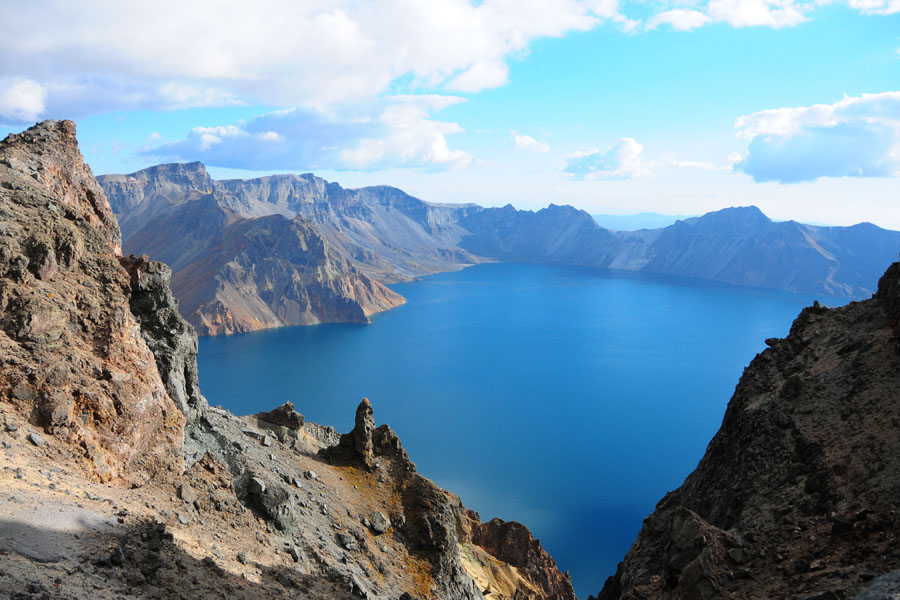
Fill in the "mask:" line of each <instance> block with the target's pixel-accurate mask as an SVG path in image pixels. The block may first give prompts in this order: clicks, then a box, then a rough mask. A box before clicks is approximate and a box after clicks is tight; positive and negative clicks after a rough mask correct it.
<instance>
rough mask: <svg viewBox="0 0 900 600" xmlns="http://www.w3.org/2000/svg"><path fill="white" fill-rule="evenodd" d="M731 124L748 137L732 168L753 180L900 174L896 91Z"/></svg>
mask: <svg viewBox="0 0 900 600" xmlns="http://www.w3.org/2000/svg"><path fill="white" fill-rule="evenodd" d="M735 128H736V130H737V135H738V137H739V138H743V139H746V140H748V141H749V145H748V153H747V155H746V157H744V158H743V160H741V161H740V162H738V163H736V164H735V169H736V170H740V171H743V172H745V173H747V174H748V175H750V176H752V177H753V179H754V180H755V181H780V182H782V183H792V182H798V181H813V180H815V179H818V178H819V177H884V176H892V175H900V92H884V93H880V94H863V95H862V96H859V97H846V98H844V99H843V100H840V101H838V102H835V103H834V104H816V105H813V106H807V107H795V108H777V109H771V110H764V111H760V112H757V113H753V114H750V115H746V116H742V117H739V118H738V119H737V121H736V122H735Z"/></svg>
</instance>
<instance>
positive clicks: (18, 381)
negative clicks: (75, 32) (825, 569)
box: [0, 121, 575, 600]
mask: <svg viewBox="0 0 900 600" xmlns="http://www.w3.org/2000/svg"><path fill="white" fill-rule="evenodd" d="M192 201H193V200H191V201H189V202H192ZM0 214H2V216H3V219H2V230H0V443H2V448H0V456H2V457H3V462H2V469H0V590H3V591H7V592H8V593H9V597H11V598H66V599H78V600H82V599H83V600H88V599H91V600H96V599H107V598H108V599H110V600H112V599H114V598H115V599H119V598H197V597H201V598H225V597H235V598H249V597H253V598H261V599H268V598H273V599H274V598H289V597H290V598H293V597H314V598H335V599H345V598H346V599H350V598H370V599H385V600H398V599H403V600H412V599H415V598H437V599H452V600H456V599H460V600H462V599H465V600H474V599H481V598H497V599H500V598H523V599H533V600H542V599H554V600H574V598H575V596H574V593H573V591H572V586H571V582H570V581H569V579H568V576H566V575H563V574H561V573H560V572H559V570H558V569H557V567H556V564H555V563H554V561H553V559H552V558H551V557H550V556H548V555H547V554H546V552H544V550H543V549H542V548H541V546H540V544H539V542H537V541H536V540H534V539H533V538H532V537H531V535H530V533H529V532H528V531H527V529H525V528H524V526H522V525H519V524H517V523H503V522H501V521H498V520H494V521H491V522H489V523H482V522H481V520H480V518H479V517H478V515H477V514H475V513H473V512H471V511H468V510H466V509H465V507H464V506H463V505H462V503H461V502H460V500H459V498H458V497H456V496H454V495H453V494H451V493H449V492H446V491H444V490H442V489H440V488H438V487H437V486H436V485H435V484H434V483H432V482H431V481H430V480H428V479H426V478H424V477H422V476H421V475H420V474H418V472H417V469H416V466H415V464H414V463H413V462H412V461H411V460H410V458H409V456H408V455H407V453H406V451H405V450H404V449H403V447H402V445H401V443H400V441H399V439H398V438H397V436H396V435H395V434H394V433H393V432H392V431H391V430H390V428H388V427H387V426H385V425H382V426H380V427H376V426H375V421H374V415H373V412H372V408H371V406H370V405H369V403H368V401H364V402H363V403H362V404H360V407H359V409H358V411H357V418H356V425H355V427H354V429H353V430H352V431H351V432H349V433H347V434H345V435H343V436H341V435H339V434H338V433H337V432H336V431H334V430H333V429H331V428H329V427H324V426H321V425H316V424H314V423H309V422H307V421H306V420H305V419H304V418H303V416H302V415H301V414H299V413H298V412H297V411H296V410H295V409H294V406H293V405H292V404H290V403H287V404H285V405H284V406H281V407H278V408H277V409H274V410H272V411H268V412H262V413H259V414H257V415H251V416H247V417H243V418H240V417H236V416H235V415H233V414H231V413H229V412H228V411H225V410H222V409H221V408H217V407H210V406H208V405H207V403H206V400H205V398H204V397H203V396H202V395H201V394H200V391H199V387H198V385H197V369H196V351H197V338H196V334H195V333H194V331H193V329H192V328H191V327H190V325H189V324H187V323H186V322H185V321H184V320H183V319H182V318H181V317H180V316H179V313H178V309H177V305H176V303H175V301H174V299H173V297H172V294H171V292H170V291H169V288H168V281H169V274H170V272H169V270H168V268H167V267H166V266H165V265H163V264H161V263H157V262H149V261H147V260H146V259H144V258H138V257H134V256H129V257H123V256H121V255H119V254H118V252H119V248H118V246H119V233H118V227H117V226H116V222H115V220H114V218H113V217H112V212H111V210H110V207H109V204H108V203H107V200H106V198H105V196H104V194H103V192H102V190H100V188H99V187H98V185H97V183H96V181H95V180H94V179H93V177H92V176H91V173H90V170H89V169H88V168H87V167H86V166H85V165H84V164H83V162H82V158H81V155H80V153H79V152H78V148H77V144H76V141H75V128H74V125H73V124H72V123H71V122H68V121H62V122H54V121H47V122H44V123H40V124H38V125H36V126H35V127H33V128H31V129H29V130H28V131H26V132H24V133H22V134H18V135H12V136H9V137H8V138H7V139H6V140H4V141H3V142H2V143H0ZM247 222H250V223H253V224H251V225H246V223H247ZM259 222H262V223H263V224H264V225H265V226H266V227H281V228H283V230H282V232H283V234H284V235H285V236H290V235H295V233H294V232H295V229H293V228H294V227H298V228H299V229H298V230H299V231H302V229H303V227H305V225H304V224H303V221H302V220H300V221H297V220H293V221H291V220H288V219H284V218H281V217H278V218H277V219H269V220H262V221H257V220H249V219H242V220H238V221H235V223H236V224H241V223H244V225H242V226H247V227H250V228H251V229H252V228H253V227H256V226H257V225H255V223H259ZM234 237H236V238H239V239H242V240H247V239H249V240H252V239H253V236H252V235H246V234H244V233H235V234H234ZM310 239H313V238H310ZM296 241H297V240H296V238H294V239H289V240H288V242H290V244H291V245H292V246H293V244H294V243H295V242H296ZM288 242H286V243H288ZM226 245H227V244H226ZM307 245H308V246H309V245H312V243H310V244H307ZM319 249H320V250H321V244H320V248H319ZM292 252H295V253H296V252H298V250H296V249H293V250H292Z"/></svg>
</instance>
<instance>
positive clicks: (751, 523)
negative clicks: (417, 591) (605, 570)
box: [598, 263, 900, 600]
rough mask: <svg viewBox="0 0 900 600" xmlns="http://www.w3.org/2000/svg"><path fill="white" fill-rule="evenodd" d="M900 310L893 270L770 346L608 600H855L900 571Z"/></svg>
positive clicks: (897, 271)
mask: <svg viewBox="0 0 900 600" xmlns="http://www.w3.org/2000/svg"><path fill="white" fill-rule="evenodd" d="M898 307H900V263H894V264H892V265H891V266H890V267H889V268H888V270H887V271H886V273H885V274H884V276H883V277H882V278H881V280H880V282H879V284H878V291H877V293H876V294H875V295H874V296H873V298H872V299H870V300H866V301H863V302H854V303H851V304H849V305H847V306H844V307H841V308H836V309H827V308H824V307H822V306H821V305H819V304H818V303H815V304H814V305H813V306H811V307H809V308H806V309H804V310H803V311H802V312H801V313H800V315H799V317H797V319H796V321H794V324H793V326H792V327H791V331H790V334H789V335H788V337H787V338H785V339H783V340H777V341H776V340H772V341H771V342H770V343H769V346H770V347H769V348H768V349H766V350H765V351H763V352H762V353H761V354H759V355H757V356H756V358H755V359H754V360H753V361H752V362H751V363H750V366H748V367H747V368H746V369H745V370H744V374H743V376H742V377H741V379H740V382H739V383H738V385H737V388H736V390H735V393H734V396H733V397H732V399H731V401H730V402H729V405H728V409H727V410H726V413H725V418H724V420H723V422H722V427H721V428H720V430H719V432H718V433H717V434H716V435H715V437H714V438H713V440H712V442H710V445H709V447H708V449H707V451H706V454H705V455H704V457H703V458H702V460H701V461H700V464H699V465H698V466H697V469H696V470H695V471H694V472H693V473H691V474H690V475H689V476H688V477H687V479H686V480H685V482H684V483H683V484H682V486H681V487H680V488H678V489H677V490H675V491H673V492H670V493H669V494H667V495H666V496H665V497H664V498H663V499H662V500H661V501H660V502H659V504H658V505H657V507H656V510H655V512H654V513H653V514H651V515H650V516H649V517H648V518H647V519H646V520H645V521H644V527H643V529H642V530H641V532H640V534H639V536H638V539H637V541H636V542H635V543H634V545H633V546H632V548H631V550H630V551H629V552H628V554H627V555H626V557H625V560H624V561H623V562H622V563H620V564H619V568H618V570H617V572H616V574H615V576H614V577H611V578H610V579H609V580H608V581H607V583H606V585H605V586H604V588H603V590H602V591H601V592H600V595H599V596H598V598H600V599H603V600H611V599H620V598H621V599H625V598H647V597H653V598H661V599H675V598H707V597H717V598H748V599H749V598H795V597H798V595H797V594H798V592H799V591H800V590H802V591H803V594H802V597H803V598H807V597H810V598H811V597H822V598H825V597H836V598H845V597H850V596H852V595H853V594H855V593H857V592H859V591H860V590H862V589H863V587H864V585H865V584H866V581H867V578H866V577H865V574H866V573H885V572H887V571H890V570H893V569H897V568H900V546H898V545H897V544H896V539H897V537H898V535H900V519H898V517H897V512H896V510H897V498H898V494H900V452H898V448H900V447H898V444H900V442H898V440H900V418H898V416H897V415H898V414H900V394H898V391H897V390H900V344H898V335H900V331H898V320H897V315H898ZM737 539H740V540H741V543H740V544H738V543H736V542H735V540H737ZM729 546H735V547H737V546H740V547H741V550H742V555H741V557H740V558H742V560H740V561H738V560H735V553H734V552H731V551H727V552H726V551H725V549H726V548H728V547H729ZM726 557H727V558H726ZM736 562H740V563H741V567H742V568H741V569H736V568H735V566H734V563H736ZM820 595H821V596H820Z"/></svg>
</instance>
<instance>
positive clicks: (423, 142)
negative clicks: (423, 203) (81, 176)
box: [144, 96, 472, 170]
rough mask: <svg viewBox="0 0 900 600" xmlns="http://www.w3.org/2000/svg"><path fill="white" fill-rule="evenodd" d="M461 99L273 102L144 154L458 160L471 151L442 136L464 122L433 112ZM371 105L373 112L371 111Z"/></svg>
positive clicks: (261, 165) (268, 166) (258, 162)
mask: <svg viewBox="0 0 900 600" xmlns="http://www.w3.org/2000/svg"><path fill="white" fill-rule="evenodd" d="M461 101H462V99H461V98H457V97H452V96H395V97H392V98H391V99H390V100H389V101H383V102H381V103H379V105H378V106H375V107H371V108H369V109H368V110H366V111H363V112H360V113H356V114H352V113H351V114H341V115H326V114H324V113H321V112H318V111H313V110H309V109H299V108H293V109H289V110H279V111H274V112H270V113H267V114H264V115H260V116H258V117H256V118H253V119H249V120H247V121H243V122H240V123H237V124H234V125H228V126H224V127H195V128H194V129H192V130H191V132H190V133H189V135H188V136H187V137H186V138H185V139H183V140H179V141H176V142H170V143H167V144H162V145H159V146H156V147H153V148H150V149H147V150H145V151H144V154H146V155H149V156H154V157H157V158H160V159H164V160H184V161H192V160H200V161H203V162H204V163H206V164H208V165H212V166H217V167H231V168H242V169H254V170H314V169H338V170H341V169H359V170H374V169H379V168H385V167H389V166H403V167H411V168H433V169H447V168H459V167H464V166H466V165H467V164H469V163H470V162H471V160H472V157H471V156H470V155H469V154H468V153H466V152H464V151H462V150H454V149H452V148H450V147H449V145H448V143H447V139H446V137H445V136H447V135H450V134H453V133H457V132H460V131H462V129H461V128H460V127H459V125H457V124H456V123H450V122H443V121H438V120H435V119H434V118H432V117H433V113H434V112H437V111H440V110H441V109H443V108H446V107H447V106H450V105H452V104H455V103H458V102H461ZM369 112H373V113H375V114H377V115H378V116H377V117H376V118H370V117H368V116H367V114H368V113H369Z"/></svg>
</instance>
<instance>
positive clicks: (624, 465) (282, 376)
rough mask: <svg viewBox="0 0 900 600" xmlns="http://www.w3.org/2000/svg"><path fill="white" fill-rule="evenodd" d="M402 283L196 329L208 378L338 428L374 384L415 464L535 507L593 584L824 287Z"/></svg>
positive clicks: (475, 277)
mask: <svg viewBox="0 0 900 600" xmlns="http://www.w3.org/2000/svg"><path fill="white" fill-rule="evenodd" d="M391 287H392V288H393V289H394V290H396V291H397V292H399V293H400V294H402V295H404V296H405V297H406V298H407V303H406V304H405V305H403V306H401V307H399V308H396V309H394V310H391V311H389V312H386V313H382V314H379V315H376V316H374V317H373V318H372V323H371V324H370V325H317V326H312V327H291V328H283V329H276V330H270V331H262V332H258V333H251V334H242V335H234V336H227V337H224V336H223V337H207V338H201V340H200V357H199V367H200V383H201V387H202V390H203V393H204V394H205V395H206V397H207V398H208V400H209V401H210V403H211V404H221V405H222V406H224V407H225V408H227V409H229V410H232V411H234V412H235V413H237V414H248V413H255V412H258V411H261V410H269V409H271V408H273V407H275V406H277V405H279V404H282V403H284V402H286V401H292V402H293V403H294V404H295V405H296V407H297V410H298V411H300V412H302V413H303V414H304V415H305V416H306V418H307V419H308V420H311V421H315V422H317V423H321V424H325V425H331V426H334V427H336V428H337V429H338V430H339V431H341V432H346V431H349V430H350V429H352V427H353V416H354V411H355V408H356V405H357V404H358V403H359V401H360V400H361V399H362V398H363V397H367V398H369V399H370V400H371V401H372V404H373V407H374V409H375V420H376V422H377V423H378V424H381V423H387V424H389V425H390V426H391V427H392V428H393V429H394V430H395V431H396V432H397V433H398V435H399V436H400V439H401V440H402V442H403V444H404V447H405V448H406V449H407V450H408V451H409V454H410V456H411V458H412V459H413V461H414V462H416V464H417V465H418V468H419V471H420V472H421V473H422V474H423V475H425V476H427V477H429V478H431V479H433V480H434V481H435V482H436V483H438V484H439V485H440V486H441V487H443V488H445V489H447V490H449V491H451V492H454V493H456V494H458V495H459V496H460V497H461V498H462V500H463V502H464V503H465V505H466V506H467V507H469V508H471V509H474V510H477V511H478V512H479V513H480V515H481V517H482V520H488V519H490V518H493V517H500V518H502V519H505V520H517V521H521V522H523V523H524V524H526V525H527V526H528V527H529V528H530V529H531V531H532V532H533V533H534V535H535V537H538V538H539V539H540V540H541V542H542V543H543V545H544V547H545V548H546V549H547V550H548V551H549V552H550V553H551V554H552V556H553V557H554V558H555V559H556V560H557V562H558V564H559V566H560V568H561V569H562V570H569V572H570V574H571V575H572V578H573V582H574V585H575V589H576V592H577V593H578V595H579V596H580V597H582V598H584V597H587V595H588V594H596V593H597V592H598V591H599V590H600V588H601V587H602V586H603V582H604V580H605V579H606V577H607V576H609V575H612V574H613V572H614V571H615V568H616V563H617V561H618V560H620V559H621V557H622V556H624V554H625V552H626V551H627V550H628V548H629V546H630V544H631V542H632V541H633V540H634V539H635V536H636V535H637V532H638V531H639V529H640V527H641V521H642V519H643V518H644V517H645V516H646V515H647V514H649V513H650V512H651V511H652V510H653V508H654V506H655V504H656V502H657V501H658V500H660V499H661V498H662V496H663V495H664V494H665V493H666V492H667V491H669V490H671V489H674V488H675V487H677V486H678V485H680V483H681V482H682V480H683V479H684V477H685V476H686V475H687V474H688V473H689V472H690V471H691V470H693V468H694V467H695V466H696V464H697V462H698V461H699V459H700V457H701V456H702V455H703V452H704V451H705V448H706V445H707V443H708V442H709V440H710V439H711V438H712V436H713V434H714V433H715V432H716V430H717V429H718V427H719V425H720V423H721V420H722V416H723V414H724V411H725V407H726V405H727V403H728V400H729V398H730V397H731V394H732V392H733V391H734V387H735V385H736V384H737V382H738V378H739V377H740V375H741V372H742V370H743V368H744V367H745V366H746V365H747V364H748V363H749V362H750V360H751V359H752V358H753V357H754V355H755V354H756V353H757V352H760V351H762V350H763V349H764V348H765V343H764V340H765V339H766V338H769V337H783V336H785V335H786V334H787V332H788V330H789V328H790V325H791V322H792V321H793V319H794V318H795V317H796V316H797V314H798V313H799V312H800V310H801V309H802V308H803V307H804V306H808V305H809V304H811V303H812V301H813V300H814V298H813V297H812V296H803V295H794V294H788V293H784V292H777V291H768V290H760V289H751V288H739V287H732V286H726V285H718V284H712V283H704V282H699V281H693V280H678V279H671V278H661V277H653V276H647V275H640V276H636V275H633V274H627V273H618V272H614V271H606V270H600V269H592V268H581V267H565V266H545V265H530V264H503V263H494V264H483V265H478V266H474V267H470V268H467V269H465V270H463V271H459V272H454V273H443V274H438V275H433V276H429V277H425V278H422V279H421V280H418V281H413V282H408V283H400V284H396V285H392V286H391ZM818 299H819V300H820V301H822V302H823V303H826V304H829V305H832V306H833V305H836V304H839V303H842V302H843V301H835V300H833V299H828V298H821V297H819V298H818Z"/></svg>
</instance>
